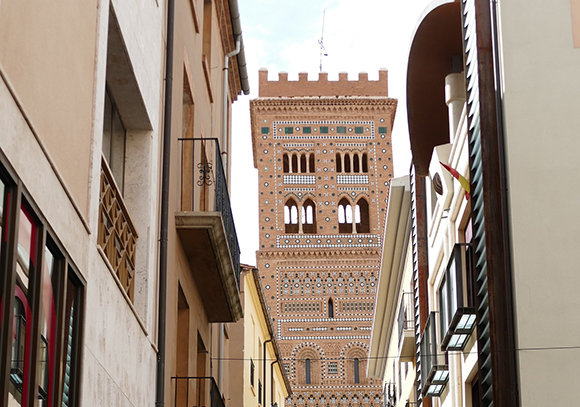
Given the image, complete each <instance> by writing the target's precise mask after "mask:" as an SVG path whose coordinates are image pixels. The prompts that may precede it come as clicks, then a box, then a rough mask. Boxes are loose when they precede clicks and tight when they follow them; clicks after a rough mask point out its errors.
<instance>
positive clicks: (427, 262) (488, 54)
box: [373, 0, 580, 407]
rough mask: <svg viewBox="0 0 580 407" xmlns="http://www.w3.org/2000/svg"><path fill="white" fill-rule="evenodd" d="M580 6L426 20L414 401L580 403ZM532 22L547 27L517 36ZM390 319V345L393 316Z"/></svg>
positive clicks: (414, 222)
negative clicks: (576, 177) (579, 186)
mask: <svg viewBox="0 0 580 407" xmlns="http://www.w3.org/2000/svg"><path fill="white" fill-rule="evenodd" d="M578 12H579V4H578V2H577V1H566V0H563V1H558V2H555V3H553V4H550V5H546V4H543V3H542V2H532V3H529V2H523V1H503V0H498V1H493V2H489V1H480V0H461V1H434V2H432V3H431V4H430V5H429V7H427V9H426V10H425V12H424V13H423V14H422V17H421V19H420V21H419V24H418V25H417V28H416V31H415V34H414V37H413V41H412V43H411V47H410V53H409V63H408V76H407V90H408V95H407V102H408V120H409V136H410V140H411V150H412V153H413V163H412V168H411V174H410V183H409V184H410V195H409V198H410V216H409V219H410V228H409V237H408V239H409V241H410V245H409V246H407V247H408V249H407V254H406V255H407V256H411V258H412V270H411V275H412V279H411V281H412V292H413V307H412V308H413V310H414V315H413V325H414V337H415V359H414V364H415V380H414V381H415V389H414V396H413V394H412V393H413V392H411V393H408V394H404V397H408V400H409V401H410V402H415V403H417V404H418V405H426V406H429V405H433V406H466V407H479V406H492V405H493V406H496V407H497V406H502V407H504V406H505V407H507V406H542V405H546V404H550V403H552V404H554V403H556V404H561V405H567V404H574V403H576V399H577V397H576V395H575V392H574V391H573V390H571V389H570V388H569V386H567V385H566V384H565V383H566V381H567V380H568V379H567V377H568V376H569V375H570V374H571V372H570V370H569V369H568V367H571V366H575V365H576V362H577V361H578V360H579V358H580V354H579V352H578V347H577V341H576V339H577V337H578V329H577V327H578V313H577V310H578V301H577V300H576V298H577V296H576V295H575V294H574V287H576V286H577V283H578V275H577V273H575V272H574V271H573V270H574V267H575V265H576V264H577V259H576V257H577V251H576V250H575V247H576V246H577V244H578V237H577V234H576V233H575V230H576V226H577V224H578V221H577V219H576V217H574V216H570V213H571V212H570V209H571V207H572V206H573V205H574V203H575V202H577V201H578V192H577V191H576V190H575V189H570V188H569V181H570V179H569V174H576V173H577V172H578V170H579V168H578V164H577V162H578V161H577V160H576V158H575V157H574V154H573V153H572V152H573V151H576V150H577V148H578V139H577V137H576V133H577V131H576V129H577V128H578V125H579V123H578V116H577V115H576V114H572V113H571V112H572V111H576V110H577V109H578V107H579V104H578V100H577V98H576V96H575V95H576V92H577V91H578V87H579V86H580V80H579V79H578V75H576V74H575V72H576V71H577V70H578V68H579V63H580V59H579V58H578V56H579V54H578V47H579V46H580V45H579V43H578V38H579V37H578V33H579V32H580V20H579V13H578ZM533 20H538V21H539V20H541V21H542V28H541V29H540V30H536V29H532V28H527V29H523V30H521V29H519V28H516V27H523V26H526V22H528V21H533ZM554 66H557V67H558V69H557V73H555V72H554V70H553V68H552V67H554ZM443 89H444V90H445V91H444V92H443V91H442V90H443ZM555 95H557V97H555ZM547 101H549V102H547ZM548 124H549V125H548ZM546 134H550V137H549V138H548V139H546ZM442 164H445V165H448V166H449V169H450V170H451V172H453V171H457V173H455V174H454V175H453V178H451V177H450V175H451V172H450V171H449V170H448V169H446V168H445V167H444V166H443V165H442ZM556 174H558V175H556ZM459 175H462V176H464V177H466V178H467V179H469V182H468V183H466V182H463V185H462V183H461V182H459V179H461V177H459ZM454 178H457V179H454ZM536 186H537V187H536ZM395 222H396V221H395ZM387 228H388V225H387ZM385 243H386V240H385ZM402 253H404V250H403V251H401V252H400V253H398V254H397V256H399V257H401V256H402V255H403V254H402ZM382 271H383V273H384V270H382ZM384 276H385V275H384V274H382V275H381V277H384ZM393 278H394V277H393ZM399 278H400V277H399ZM380 284H381V286H380V287H379V290H381V289H382V285H383V280H382V279H381V282H380ZM396 289H397V290H399V294H400V293H401V292H402V290H404V286H402V287H401V288H396ZM390 295H391V297H389V298H393V299H394V298H396V296H397V294H396V291H393V293H392V294H390ZM395 304H396V303H395ZM385 310H386V308H385ZM393 311H394V309H393ZM383 317H384V318H383V320H382V321H378V320H376V321H375V327H376V328H377V331H376V332H373V341H374V339H375V333H376V334H377V344H380V343H381V340H380V330H379V329H378V328H379V327H380V325H381V323H382V324H383V325H386V326H389V325H388V324H389V322H388V321H392V320H393V318H394V316H393V315H390V316H388V313H387V312H386V311H384V312H383ZM395 326H396V324H395ZM560 326H566V329H565V330H561V329H559V328H558V327H560ZM390 329H391V330H393V329H394V328H393V324H392V323H391V328H390ZM387 332H388V330H387ZM391 332H392V331H391ZM388 337H389V336H388V335H386V336H385V338H388ZM391 338H392V336H391ZM387 343H388V342H387ZM384 349H386V348H384ZM388 349H391V350H386V352H389V353H388V354H387V355H385V356H387V357H388V358H389V357H395V358H397V357H398V356H397V354H396V353H390V352H393V350H392V347H388ZM395 350H396V348H395ZM377 352H378V354H379V355H381V350H380V349H379V348H377ZM381 356H383V355H381ZM396 363H398V362H396ZM377 368H378V369H377V371H376V373H377V374H378V376H380V375H381V369H380V366H377ZM385 378H386V379H387V380H390V378H388V377H386V376H385ZM395 379H397V378H395ZM395 402H396V403H405V398H403V399H400V400H396V401H395ZM397 405H402V404H397Z"/></svg>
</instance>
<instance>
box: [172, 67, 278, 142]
mask: <svg viewBox="0 0 580 407" xmlns="http://www.w3.org/2000/svg"><path fill="white" fill-rule="evenodd" d="M194 112H195V105H194V103H193V87H192V86H191V83H190V80H189V74H188V72H187V69H186V68H184V69H183V108H182V128H181V134H182V137H183V138H193V137H195V135H194V132H193V124H194V121H193V119H194ZM266 129H267V127H266Z"/></svg>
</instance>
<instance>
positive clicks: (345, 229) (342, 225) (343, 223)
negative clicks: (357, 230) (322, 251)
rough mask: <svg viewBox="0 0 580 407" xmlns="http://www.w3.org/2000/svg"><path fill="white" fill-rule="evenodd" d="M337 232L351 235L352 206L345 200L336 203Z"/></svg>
mask: <svg viewBox="0 0 580 407" xmlns="http://www.w3.org/2000/svg"><path fill="white" fill-rule="evenodd" d="M338 232H339V233H352V206H351V205H350V203H349V202H348V200H347V199H346V198H342V199H341V200H340V201H339V202H338Z"/></svg>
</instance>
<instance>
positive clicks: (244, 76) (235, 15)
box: [229, 0, 250, 95]
mask: <svg viewBox="0 0 580 407" xmlns="http://www.w3.org/2000/svg"><path fill="white" fill-rule="evenodd" d="M229 5H230V19H231V21H232V30H233V34H234V38H235V39H236V40H240V53H239V55H238V57H237V60H238V72H239V74H240V82H241V84H242V92H244V95H249V94H250V79H249V77H248V66H247V65H248V64H247V63H246V53H245V52H244V40H243V38H242V24H241V22H240V10H239V8H238V0H229Z"/></svg>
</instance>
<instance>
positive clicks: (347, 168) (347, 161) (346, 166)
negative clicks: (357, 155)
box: [344, 154, 350, 172]
mask: <svg viewBox="0 0 580 407" xmlns="http://www.w3.org/2000/svg"><path fill="white" fill-rule="evenodd" d="M344 172H350V154H345V155H344Z"/></svg>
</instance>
